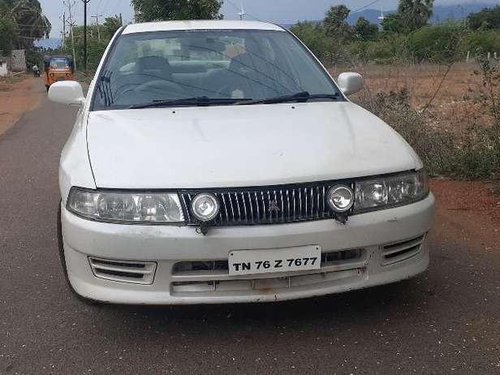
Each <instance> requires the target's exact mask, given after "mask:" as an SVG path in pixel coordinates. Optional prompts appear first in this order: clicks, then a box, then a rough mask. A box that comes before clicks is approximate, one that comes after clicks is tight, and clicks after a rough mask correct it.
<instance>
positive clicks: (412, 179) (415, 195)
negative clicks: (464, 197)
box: [354, 170, 429, 212]
mask: <svg viewBox="0 0 500 375" xmlns="http://www.w3.org/2000/svg"><path fill="white" fill-rule="evenodd" d="M428 194H429V184H428V180H427V177H426V175H425V172H424V171H423V170H420V171H417V172H408V173H403V174H397V175H392V176H386V177H380V178H375V179H369V180H360V181H356V189H355V196H356V198H355V203H354V211H355V212H360V211H361V212H366V211H373V210H379V209H383V208H389V207H391V206H400V205H405V204H410V203H414V202H417V201H419V200H422V199H424V198H425V197H426V196H427V195H428Z"/></svg>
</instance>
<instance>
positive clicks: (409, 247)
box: [382, 236, 425, 266]
mask: <svg viewBox="0 0 500 375" xmlns="http://www.w3.org/2000/svg"><path fill="white" fill-rule="evenodd" d="M424 239H425V236H419V237H417V238H413V239H411V240H407V241H401V242H398V243H393V244H390V245H385V246H384V247H383V248H382V256H383V263H382V264H383V265H384V266H385V265H389V264H394V263H398V262H402V261H404V260H407V259H410V258H412V257H414V256H415V255H417V254H419V253H420V250H421V249H422V244H423V242H424Z"/></svg>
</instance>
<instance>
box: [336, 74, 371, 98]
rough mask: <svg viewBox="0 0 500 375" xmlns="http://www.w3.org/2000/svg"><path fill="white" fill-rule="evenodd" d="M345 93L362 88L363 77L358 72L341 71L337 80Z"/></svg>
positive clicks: (352, 92) (354, 91)
mask: <svg viewBox="0 0 500 375" xmlns="http://www.w3.org/2000/svg"><path fill="white" fill-rule="evenodd" d="M337 82H338V84H339V86H340V89H341V90H342V92H343V93H344V94H345V95H351V94H355V93H357V92H358V91H360V90H361V89H362V88H363V85H364V83H363V77H362V76H361V74H359V73H352V72H347V73H341V74H340V75H339V78H338V80H337Z"/></svg>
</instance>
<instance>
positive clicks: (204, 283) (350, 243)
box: [61, 195, 434, 305]
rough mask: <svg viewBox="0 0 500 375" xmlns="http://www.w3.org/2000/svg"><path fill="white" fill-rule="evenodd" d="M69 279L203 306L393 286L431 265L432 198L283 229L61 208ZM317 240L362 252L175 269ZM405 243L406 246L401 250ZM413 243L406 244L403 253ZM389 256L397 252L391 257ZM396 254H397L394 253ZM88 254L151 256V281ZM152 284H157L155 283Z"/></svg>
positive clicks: (81, 286)
mask: <svg viewBox="0 0 500 375" xmlns="http://www.w3.org/2000/svg"><path fill="white" fill-rule="evenodd" d="M61 210H62V214H61V222H62V234H63V246H64V255H65V260H66V265H67V271H68V278H69V281H70V283H71V285H72V287H73V289H74V290H75V291H76V292H77V293H78V294H80V295H82V296H83V297H86V298H89V299H93V300H97V301H103V302H110V303H123V304H159V305H163V304H198V303H243V302H266V301H281V300H290V299H297V298H305V297H312V296H319V295H325V294H333V293H339V292H344V291H348V290H354V289H361V288H366V287H371V286H375V285H380V284H387V283H391V282H395V281H399V280H403V279H406V278H409V277H412V276H415V275H417V274H419V273H421V272H423V271H424V270H425V269H426V268H427V266H428V263H429V253H428V248H427V246H426V240H425V235H426V233H427V232H428V231H429V229H430V227H431V223H432V218H433V214H434V197H433V196H432V195H430V196H429V197H428V198H426V199H425V200H423V201H420V202H418V203H415V204H411V205H408V206H403V207H398V208H393V209H388V210H382V211H377V212H371V213H366V214H361V215H355V216H352V217H351V218H350V219H349V221H348V223H347V225H342V224H339V223H337V222H335V221H333V220H322V221H312V222H305V223H294V224H284V225H267V226H254V227H252V226H245V227H230V228H212V229H211V230H210V232H209V233H208V235H207V236H203V235H200V234H198V233H196V231H195V228H192V227H185V226H184V227H174V226H135V225H117V224H107V223H98V222H92V221H88V220H84V219H81V218H78V217H76V216H75V215H73V214H71V213H70V212H68V211H67V210H66V209H65V208H64V207H61ZM305 245H319V246H321V249H322V252H323V253H328V254H332V253H334V252H338V251H346V250H350V249H360V250H361V252H360V253H359V254H360V255H359V256H358V257H356V258H354V259H346V260H337V261H335V262H325V263H324V264H323V266H322V268H321V270H319V271H309V272H302V273H296V272H295V273H284V274H264V275H258V276H255V275H250V276H238V277H231V276H229V274H228V272H227V270H224V269H223V268H222V269H221V268H218V269H213V270H203V271H191V272H176V271H175V267H174V266H175V265H176V264H178V263H179V262H199V261H204V262H209V261H217V262H219V263H222V264H223V263H224V262H227V259H228V254H229V252H231V251H233V250H243V249H256V250H258V249H280V248H289V247H298V246H305ZM398 249H403V252H399V253H398V252H397V251H399V250H398ZM404 249H406V250H404ZM389 254H392V255H390V256H389ZM394 254H395V255H394ZM90 259H98V260H100V259H101V260H106V261H117V262H127V261H128V262H138V263H140V262H144V264H146V265H147V266H148V267H150V266H151V267H152V269H153V273H154V274H153V275H152V277H151V283H145V284H140V283H134V282H133V280H131V282H117V281H111V280H106V279H103V278H99V277H96V275H95V273H94V272H93V270H92V268H91V266H90V262H89V260H90ZM148 284H149V285H148Z"/></svg>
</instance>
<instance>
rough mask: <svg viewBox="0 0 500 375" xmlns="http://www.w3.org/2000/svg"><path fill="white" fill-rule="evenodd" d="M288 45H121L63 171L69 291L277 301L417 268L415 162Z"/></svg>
mask: <svg viewBox="0 0 500 375" xmlns="http://www.w3.org/2000/svg"><path fill="white" fill-rule="evenodd" d="M361 87H362V78H361V76H360V75H358V74H356V73H343V74H341V75H340V76H339V78H338V81H337V83H335V82H334V81H333V80H332V78H331V77H330V76H329V74H328V72H327V71H326V70H325V68H324V67H323V66H322V65H321V64H320V63H319V61H318V60H317V59H316V58H315V57H314V56H313V55H312V54H311V52H310V51H309V50H308V49H307V48H306V47H305V46H304V45H303V44H302V43H301V42H300V41H299V40H298V39H297V38H296V37H295V36H294V35H292V34H291V33H290V32H288V31H286V30H284V29H282V28H281V27H279V26H276V25H272V24H267V23H260V22H238V21H179V22H158V23H147V24H135V25H129V26H125V27H123V28H122V29H120V30H119V31H118V32H117V34H116V35H115V37H114V38H113V40H112V42H111V43H110V46H109V47H108V49H107V51H106V52H105V55H104V58H103V59H102V62H101V64H100V66H99V68H98V70H97V73H96V76H95V78H94V80H93V81H92V83H91V85H90V87H89V90H88V95H87V97H84V95H83V92H82V87H81V86H80V85H79V84H78V83H76V82H58V83H56V84H54V85H52V86H51V88H50V91H49V97H50V99H51V100H53V101H55V102H59V103H64V104H68V105H74V106H79V107H80V111H79V114H78V118H77V121H76V124H75V126H74V129H73V132H72V134H71V136H70V138H69V140H68V142H67V144H66V146H65V147H64V150H63V153H62V157H61V162H60V172H59V183H60V190H61V197H62V202H61V207H60V219H59V220H60V227H61V228H60V229H61V230H60V247H61V257H62V261H63V265H64V268H65V271H66V275H67V278H68V280H69V283H70V285H71V287H72V289H73V290H74V291H75V292H76V293H77V294H78V295H79V296H81V297H83V298H84V299H90V300H94V301H102V302H109V303H120V304H162V305H163V304H201V303H238V302H267V301H282V300H290V299H297V298H305V297H312V296H320V295H326V294H332V293H339V292H344V291H349V290H354V289H361V288H366V287H372V286H375V285H380V284H387V283H391V282H396V281H399V280H403V279H407V278H410V277H412V276H415V275H417V274H419V273H421V272H423V271H424V270H425V269H426V268H427V266H428V264H429V253H428V248H427V246H426V235H427V233H428V231H429V229H430V228H431V222H432V218H433V213H434V197H433V195H432V194H431V193H430V191H429V186H428V182H427V179H426V177H425V174H424V171H423V165H422V161H421V160H420V159H419V157H418V156H417V155H416V154H415V152H414V151H413V150H412V149H411V147H410V146H409V145H408V144H407V143H406V142H405V141H404V140H403V139H402V138H401V137H400V136H399V135H398V134H397V133H396V132H395V131H394V130H393V129H392V128H390V127H389V126H388V125H386V124H385V123H384V122H382V121H381V120H380V119H378V118H377V117H375V116H374V115H372V114H370V113H369V112H368V111H366V110H365V109H363V108H361V107H359V106H358V105H356V104H353V103H352V102H350V101H349V100H348V99H347V98H346V95H348V94H351V93H354V92H356V91H358V90H360V89H361Z"/></svg>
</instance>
